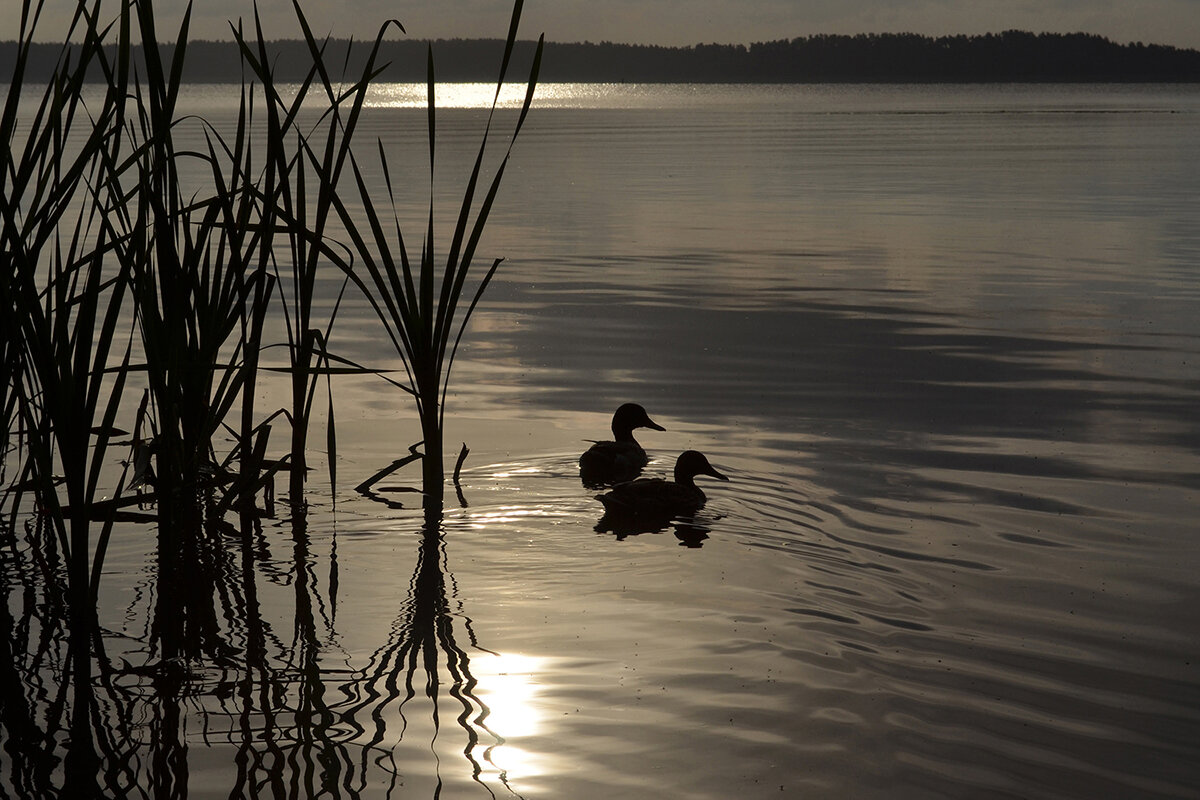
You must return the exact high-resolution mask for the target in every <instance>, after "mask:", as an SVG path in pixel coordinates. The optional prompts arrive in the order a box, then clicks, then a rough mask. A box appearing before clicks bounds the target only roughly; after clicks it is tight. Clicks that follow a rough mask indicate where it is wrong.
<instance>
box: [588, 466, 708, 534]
mask: <svg viewBox="0 0 1200 800" xmlns="http://www.w3.org/2000/svg"><path fill="white" fill-rule="evenodd" d="M697 475H710V476H712V477H714V478H717V479H718V480H722V481H727V480H729V478H727V477H725V476H724V475H722V474H721V473H719V472H717V470H716V469H714V468H713V465H712V464H709V463H708V459H707V458H705V457H704V454H703V453H699V452H697V451H695V450H687V451H685V452H683V453H681V454H680V456H679V458H678V459H677V460H676V461H675V480H674V481H666V480H663V479H662V478H639V479H638V480H636V481H629V482H628V483H620V484H617V485H616V486H614V487H613V488H612V491H610V492H607V493H605V494H600V495H596V499H597V500H599V501H600V502H601V503H602V504H603V505H604V514H605V516H607V517H621V518H629V517H639V518H656V519H664V518H665V519H670V518H672V517H675V516H680V515H688V514H691V513H693V512H695V511H696V510H697V509H699V508H700V507H701V506H702V505H704V501H705V500H706V499H707V498H706V497H705V496H704V492H702V491H701V490H700V487H699V486H697V485H696V481H695V478H696V476H697Z"/></svg>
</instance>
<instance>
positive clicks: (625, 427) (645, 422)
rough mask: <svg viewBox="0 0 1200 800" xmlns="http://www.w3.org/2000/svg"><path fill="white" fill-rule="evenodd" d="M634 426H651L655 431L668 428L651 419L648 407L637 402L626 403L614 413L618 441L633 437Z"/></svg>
mask: <svg viewBox="0 0 1200 800" xmlns="http://www.w3.org/2000/svg"><path fill="white" fill-rule="evenodd" d="M634 428H650V429H651V430H655V431H665V430H666V428H664V427H663V426H661V425H659V424H658V423H656V422H655V421H654V420H652V419H650V415H649V414H647V413H646V409H644V408H642V407H641V406H639V405H638V404H637V403H626V404H624V405H623V406H621V407H620V408H618V409H617V412H616V413H615V414H613V418H612V432H613V437H614V438H616V440H617V441H618V442H622V441H626V440H628V439H630V438H631V437H632V435H633V429H634Z"/></svg>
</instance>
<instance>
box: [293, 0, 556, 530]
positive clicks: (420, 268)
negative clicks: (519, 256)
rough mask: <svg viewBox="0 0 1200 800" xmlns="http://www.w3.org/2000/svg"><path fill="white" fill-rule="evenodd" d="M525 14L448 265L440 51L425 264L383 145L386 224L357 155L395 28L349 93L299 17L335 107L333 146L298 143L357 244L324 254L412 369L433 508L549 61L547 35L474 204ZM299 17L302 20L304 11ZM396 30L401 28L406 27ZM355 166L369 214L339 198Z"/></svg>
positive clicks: (431, 114)
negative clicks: (440, 229)
mask: <svg viewBox="0 0 1200 800" xmlns="http://www.w3.org/2000/svg"><path fill="white" fill-rule="evenodd" d="M521 8H522V2H521V0H517V2H516V3H515V4H514V6H513V14H512V20H511V23H510V26H509V30H508V35H507V37H506V39H505V46H504V55H503V58H502V60H501V63H500V70H499V77H498V79H497V85H496V95H495V97H494V99H493V102H492V106H491V109H490V111H489V114H488V118H487V123H486V125H485V127H484V132H483V137H482V141H481V143H480V146H479V151H478V155H477V156H476V159H475V161H474V164H473V167H472V170H471V174H470V177H469V179H468V181H467V184H466V186H465V187H464V189H463V195H462V202H461V204H460V206H459V210H458V216H457V219H456V224H455V227H454V233H453V235H452V237H451V241H450V244H449V248H448V251H447V252H446V254H445V256H444V258H445V261H444V262H443V263H439V261H440V258H439V254H438V248H437V243H436V242H435V237H434V175H435V173H436V151H437V117H436V103H435V98H434V85H435V74H434V61H433V50H432V48H430V49H429V56H428V73H427V74H428V105H427V120H428V130H429V134H428V140H429V170H430V187H429V212H428V217H427V225H426V229H425V234H424V238H423V241H422V245H421V250H420V255H419V257H418V258H412V257H410V253H409V251H408V248H407V246H406V244H405V240H404V236H403V233H402V231H401V227H400V223H399V216H398V213H397V212H396V203H395V197H396V195H395V189H394V187H393V185H392V181H391V173H390V169H389V166H388V161H387V157H386V155H385V154H384V152H383V147H382V144H380V145H379V148H378V149H379V159H380V166H381V169H382V172H383V175H384V180H385V184H386V189H387V196H388V200H389V201H390V204H391V208H390V214H389V215H388V216H390V220H385V217H384V213H382V212H381V209H380V208H378V207H377V204H376V199H375V195H374V194H373V192H372V190H371V188H370V187H369V186H368V184H367V181H366V180H365V178H364V176H363V173H362V170H361V169H360V167H359V162H358V159H357V157H356V156H355V154H354V153H353V152H352V151H351V149H350V145H351V139H352V133H353V130H354V127H355V124H356V123H357V120H358V114H359V112H360V111H361V108H362V103H363V100H364V99H365V96H366V92H367V89H368V87H369V84H370V81H371V80H372V78H373V77H374V76H375V74H376V72H377V66H376V57H377V55H378V51H379V47H380V44H381V42H382V38H383V35H384V33H385V31H386V30H387V28H388V25H384V26H383V27H382V28H381V29H380V32H379V35H378V36H377V38H376V40H375V44H374V47H373V48H372V49H371V51H370V53H369V57H368V59H367V62H366V66H365V68H364V70H363V72H362V74H361V77H360V78H359V80H358V81H357V82H356V83H354V84H353V85H352V86H351V87H350V88H349V89H347V90H343V91H338V90H337V89H335V86H334V84H333V82H332V81H331V79H330V77H329V72H328V70H327V69H326V68H325V66H324V63H323V60H322V55H321V48H320V46H319V45H318V44H317V42H316V40H315V38H314V37H313V36H312V32H311V30H310V29H309V27H308V25H307V24H306V23H304V20H303V15H302V14H301V15H300V18H301V22H302V24H303V28H304V34H305V39H306V41H307V43H308V46H309V49H310V52H311V54H312V56H313V59H314V63H315V64H316V65H317V74H318V77H319V79H320V81H321V85H322V87H323V88H324V90H325V93H326V96H327V98H328V99H329V102H330V112H329V113H330V117H331V121H330V124H329V131H330V133H329V139H328V140H327V144H326V146H325V148H324V149H323V150H322V151H320V153H319V152H318V150H317V149H316V148H315V147H313V146H312V144H311V142H310V140H308V139H301V141H300V145H301V147H302V149H303V152H304V154H305V156H306V157H307V159H308V161H309V164H310V167H311V169H312V172H313V175H314V178H315V179H316V180H317V181H318V183H319V198H320V199H319V201H318V204H319V205H321V204H328V205H329V207H330V208H331V209H332V213H333V214H335V215H336V218H337V219H338V221H339V222H340V223H341V225H342V227H343V229H344V230H345V232H346V236H347V237H348V239H349V247H350V253H349V254H343V253H341V252H340V251H338V250H337V249H336V248H333V247H329V246H322V247H321V252H322V254H323V255H324V256H325V257H326V258H328V259H329V260H331V261H333V262H334V263H335V264H337V265H338V266H339V267H341V269H342V270H343V271H344V272H345V273H346V275H347V276H348V278H349V279H350V280H351V281H353V282H354V284H355V285H356V286H358V288H359V289H360V290H361V291H362V292H363V294H364V295H365V296H366V298H367V300H368V302H370V304H371V306H372V308H373V309H374V310H375V312H376V314H377V315H378V317H379V319H380V321H381V322H382V323H383V326H384V328H385V330H386V332H387V334H388V336H389V338H390V340H391V342H392V344H393V346H394V348H395V350H396V352H397V354H398V355H399V356H400V359H401V361H402V362H403V364H404V369H405V373H406V378H407V385H406V386H405V389H406V391H408V393H409V394H411V395H412V397H413V400H414V402H415V404H416V410H417V414H418V416H419V418H420V421H421V431H422V438H423V441H424V454H423V459H422V479H423V480H422V483H423V488H424V498H425V504H426V505H427V506H431V507H436V508H440V507H441V506H442V503H443V498H444V483H445V479H444V476H445V469H444V460H443V459H444V453H443V442H444V436H443V432H444V422H445V399H446V392H447V389H448V387H449V382H450V373H451V368H452V366H453V362H454V357H455V354H456V353H457V350H458V345H459V342H460V341H461V339H462V336H463V333H464V331H465V330H466V326H467V323H468V322H469V321H470V318H471V315H472V313H473V312H474V310H475V308H476V306H477V305H478V303H479V301H480V299H481V298H482V296H483V293H484V291H485V290H486V289H487V286H488V284H489V283H490V281H491V280H492V277H493V276H494V275H495V273H496V270H497V268H498V267H499V266H500V263H501V261H502V259H495V260H494V261H493V262H492V263H491V265H490V266H489V267H487V268H486V269H483V271H482V274H481V275H479V270H478V269H473V268H474V267H475V258H476V255H477V253H476V251H477V248H478V245H479V241H480V238H481V236H482V234H483V230H484V226H485V224H486V222H487V219H488V215H489V214H490V212H491V209H492V206H493V204H494V202H495V199H496V195H497V193H498V191H499V188H500V183H501V180H502V178H503V177H504V171H505V168H506V166H507V164H508V160H509V157H510V156H511V154H512V149H513V145H514V144H515V142H516V138H517V135H518V134H519V133H520V130H521V127H522V125H523V124H524V122H525V119H526V116H527V114H528V112H529V108H530V106H531V104H532V102H533V94H534V89H535V87H536V85H537V75H538V69H539V67H540V64H541V56H542V49H543V46H544V36H543V37H540V38H539V40H538V44H537V49H536V51H535V54H534V58H533V64H532V67H531V69H530V74H529V77H528V81H527V86H526V94H525V99H524V102H523V103H522V106H521V110H520V114H519V116H518V118H517V121H516V124H515V126H514V128H513V131H512V134H511V136H510V138H509V140H508V146H507V149H506V150H505V152H504V155H503V157H502V158H501V160H500V162H499V165H498V167H497V168H496V171H495V173H494V175H493V177H492V180H491V182H490V184H489V185H487V188H486V193H485V194H484V197H483V199H482V201H480V202H479V205H478V207H476V205H475V203H476V200H477V197H476V195H477V192H478V191H479V190H480V189H481V186H480V179H481V175H482V172H483V164H484V156H485V154H486V153H487V152H488V151H489V147H488V146H489V144H490V141H491V131H492V123H493V120H494V117H495V111H496V106H497V104H498V101H499V97H500V91H501V89H502V88H503V85H504V79H505V76H506V73H507V70H508V66H509V63H510V60H511V57H512V52H513V48H514V46H515V44H516V37H517V30H518V26H519V23H520V18H521ZM297 13H298V14H299V9H298V7H297ZM396 24H397V25H398V23H396ZM335 131H341V132H342V133H341V136H340V139H339V140H338V142H337V146H336V147H334V146H331V145H330V144H329V143H328V142H331V141H332V140H333V138H334V132H335ZM347 168H348V171H349V173H350V175H351V176H352V178H353V181H354V186H355V191H356V194H357V199H358V200H359V201H361V204H362V207H361V210H359V209H351V207H350V206H349V205H348V204H347V202H346V201H345V199H344V198H343V197H342V195H341V193H340V192H339V184H340V181H341V179H342V178H343V175H344V173H345V171H346V169H347ZM360 214H361V216H360ZM322 221H324V219H322ZM311 234H312V241H315V242H320V241H321V234H322V231H321V229H320V228H317V229H315V230H312V231H311ZM472 275H478V279H477V280H475V281H474V282H473V283H472V282H470V280H469V279H470V278H471V276H472Z"/></svg>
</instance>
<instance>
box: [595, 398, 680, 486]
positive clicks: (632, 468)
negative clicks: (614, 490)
mask: <svg viewBox="0 0 1200 800" xmlns="http://www.w3.org/2000/svg"><path fill="white" fill-rule="evenodd" d="M634 428H650V429H651V430H656V431H663V430H666V428H664V427H662V426H661V425H659V424H657V423H656V422H654V421H653V420H652V419H650V416H649V415H648V414H647V413H646V409H644V408H642V407H641V406H640V405H638V404H637V403H625V404H624V405H623V406H621V407H620V408H618V409H617V411H616V413H615V414H613V418H612V432H613V438H614V439H615V440H616V441H612V442H596V443H595V444H593V445H592V446H591V447H589V448H588V449H587V452H585V453H584V454H583V455H581V456H580V457H579V477H580V478H581V479H582V480H583V483H584V485H586V486H593V487H599V486H609V485H612V484H614V483H619V482H621V481H627V480H630V479H632V478H636V477H637V475H638V473H639V472H641V470H642V467H644V466H646V462H647V460H648V459H647V458H646V451H645V450H643V449H642V446H641V445H640V444H638V443H637V440H636V439H634V438H633V430H634Z"/></svg>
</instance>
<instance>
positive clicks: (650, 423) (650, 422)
mask: <svg viewBox="0 0 1200 800" xmlns="http://www.w3.org/2000/svg"><path fill="white" fill-rule="evenodd" d="M642 427H643V428H649V429H650V430H652V431H665V430H666V428H664V427H663V426H662V425H659V424H658V423H657V422H655V421H654V420H651V419H647V420H646V424H645V425H643V426H642Z"/></svg>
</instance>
